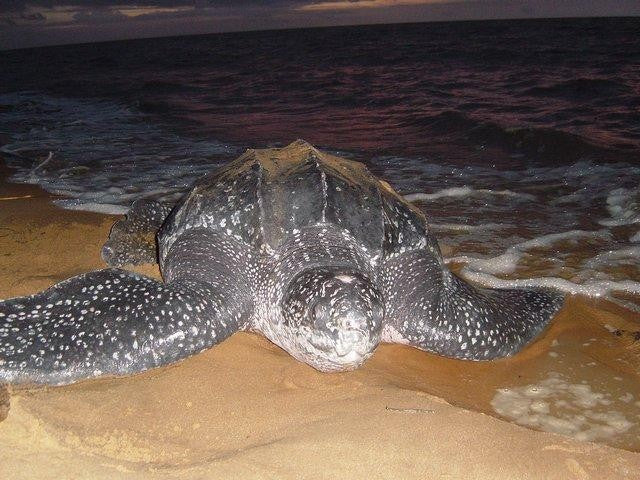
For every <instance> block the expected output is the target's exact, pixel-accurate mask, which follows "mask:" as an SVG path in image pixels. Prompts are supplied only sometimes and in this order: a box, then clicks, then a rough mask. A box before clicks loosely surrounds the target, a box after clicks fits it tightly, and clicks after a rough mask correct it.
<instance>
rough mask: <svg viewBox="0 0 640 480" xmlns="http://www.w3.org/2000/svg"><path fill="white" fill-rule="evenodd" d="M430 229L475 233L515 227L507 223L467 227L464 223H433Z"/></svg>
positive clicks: (430, 223) (430, 224)
mask: <svg viewBox="0 0 640 480" xmlns="http://www.w3.org/2000/svg"><path fill="white" fill-rule="evenodd" d="M429 227H431V228H432V229H434V230H452V231H459V232H474V231H478V230H502V229H505V228H511V227H513V225H510V224H507V223H481V224H479V225H467V224H462V223H433V222H429Z"/></svg>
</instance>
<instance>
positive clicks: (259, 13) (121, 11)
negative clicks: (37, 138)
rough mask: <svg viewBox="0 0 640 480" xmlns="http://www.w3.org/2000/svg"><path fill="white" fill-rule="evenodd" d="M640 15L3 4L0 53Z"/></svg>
mask: <svg viewBox="0 0 640 480" xmlns="http://www.w3.org/2000/svg"><path fill="white" fill-rule="evenodd" d="M630 15H633V16H637V15H640V1H638V0H458V1H451V0H326V1H323V0H318V1H314V0H239V1H234V0H195V1H194V0H120V1H113V0H87V1H82V0H66V1H51V0H27V1H21V0H0V49H10V48H21V47H30V46H40V45H55V44H64V43H84V42H93V41H103V40H117V39H125V38H140V37H156V36H169V35H188V34H198V33H212V32H225V31H242V30H262V29H278V28H295V27H310V26H328V25H355V24H369V23H398V22H422V21H440V20H472V19H491V18H539V17H584V16H630Z"/></svg>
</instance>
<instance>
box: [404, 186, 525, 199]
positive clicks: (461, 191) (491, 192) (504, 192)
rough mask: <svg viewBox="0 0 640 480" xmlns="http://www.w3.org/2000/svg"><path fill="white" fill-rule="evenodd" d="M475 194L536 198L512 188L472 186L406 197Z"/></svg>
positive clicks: (407, 197) (427, 197)
mask: <svg viewBox="0 0 640 480" xmlns="http://www.w3.org/2000/svg"><path fill="white" fill-rule="evenodd" d="M473 195H496V196H501V197H517V198H521V199H525V200H535V199H536V197H535V196H534V195H530V194H528V193H518V192H514V191H512V190H491V189H486V188H481V189H474V188H471V187H467V186H464V187H451V188H445V189H442V190H438V191H436V192H434V193H409V194H406V195H404V198H405V199H406V200H407V201H409V202H417V201H425V200H435V199H438V198H443V197H468V196H473Z"/></svg>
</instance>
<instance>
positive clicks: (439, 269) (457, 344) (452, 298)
mask: <svg viewBox="0 0 640 480" xmlns="http://www.w3.org/2000/svg"><path fill="white" fill-rule="evenodd" d="M382 276H383V283H384V288H383V289H384V295H385V307H386V311H385V320H384V324H385V328H384V330H383V338H382V340H383V341H384V342H389V343H404V344H407V345H411V346H413V347H416V348H419V349H421V350H426V351H430V352H434V353H437V354H439V355H445V356H448V357H454V358H461V359H467V360H490V359H493V358H499V357H505V356H509V355H513V354H515V353H517V352H518V351H519V350H521V349H522V348H523V347H524V346H525V345H527V344H528V343H529V342H531V341H532V340H533V339H534V338H535V337H536V336H537V335H538V334H539V333H540V332H541V331H542V330H543V329H544V327H545V326H546V325H547V324H548V323H549V321H550V320H551V318H552V317H553V316H554V315H555V313H556V312H557V311H558V310H559V309H560V308H561V306H562V302H563V296H562V295H560V294H559V293H556V292H552V291H549V290H542V289H486V288H476V287H473V286H472V285H470V284H468V283H466V282H464V281H463V280H462V279H460V278H458V277H457V276H456V275H454V274H452V273H451V272H449V270H447V268H446V267H444V266H443V265H442V264H441V262H440V261H439V259H438V258H437V257H435V256H434V255H433V254H432V253H430V252H427V251H423V250H418V251H411V252H407V253H404V254H402V255H400V256H398V257H395V258H393V259H391V260H389V261H388V262H387V263H386V264H385V267H384V271H383V275H382Z"/></svg>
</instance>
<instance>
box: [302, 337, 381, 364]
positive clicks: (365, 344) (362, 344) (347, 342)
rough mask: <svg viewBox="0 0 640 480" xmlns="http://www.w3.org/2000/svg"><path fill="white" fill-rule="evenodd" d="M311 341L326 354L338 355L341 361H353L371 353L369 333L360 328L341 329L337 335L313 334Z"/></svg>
mask: <svg viewBox="0 0 640 480" xmlns="http://www.w3.org/2000/svg"><path fill="white" fill-rule="evenodd" d="M309 342H310V343H311V345H313V346H314V347H315V348H317V349H318V350H321V351H322V352H324V353H325V354H330V355H331V356H336V357H337V358H338V359H339V360H341V361H344V360H346V361H349V362H350V361H352V360H357V359H359V358H363V357H365V356H367V355H368V354H370V353H371V350H372V344H371V341H370V338H369V335H368V334H366V333H365V332H362V331H360V330H340V331H338V332H337V333H336V334H335V336H333V335H332V336H329V335H326V334H320V335H318V334H316V335H313V336H312V337H311V338H310V339H309Z"/></svg>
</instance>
